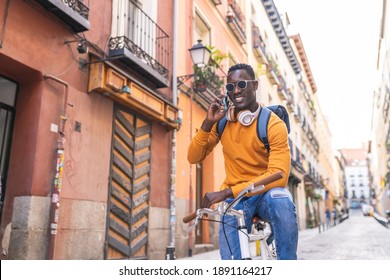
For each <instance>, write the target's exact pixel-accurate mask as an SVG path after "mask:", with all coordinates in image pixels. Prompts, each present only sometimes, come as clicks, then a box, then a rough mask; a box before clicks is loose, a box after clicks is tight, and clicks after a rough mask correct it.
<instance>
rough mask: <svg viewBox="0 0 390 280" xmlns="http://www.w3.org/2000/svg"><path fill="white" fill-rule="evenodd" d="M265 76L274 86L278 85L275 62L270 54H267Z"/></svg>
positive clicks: (277, 71) (277, 70)
mask: <svg viewBox="0 0 390 280" xmlns="http://www.w3.org/2000/svg"><path fill="white" fill-rule="evenodd" d="M267 60H268V64H267V76H268V78H269V79H270V81H271V82H272V84H274V85H280V81H279V78H278V77H279V75H280V73H279V69H278V65H277V63H276V61H275V60H274V59H273V57H272V56H271V55H270V54H267Z"/></svg>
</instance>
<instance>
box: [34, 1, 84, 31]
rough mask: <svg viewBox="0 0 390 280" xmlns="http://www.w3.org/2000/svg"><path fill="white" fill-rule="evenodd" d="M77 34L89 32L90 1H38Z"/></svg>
mask: <svg viewBox="0 0 390 280" xmlns="http://www.w3.org/2000/svg"><path fill="white" fill-rule="evenodd" d="M37 2H38V3H39V4H41V5H42V6H43V7H45V9H46V10H48V11H49V12H51V13H53V14H55V15H57V16H58V18H59V19H61V20H62V21H63V22H65V23H66V24H67V25H69V26H70V27H71V28H72V30H73V31H74V32H76V33H78V32H84V31H87V30H89V20H88V18H89V0H88V1H87V0H37Z"/></svg>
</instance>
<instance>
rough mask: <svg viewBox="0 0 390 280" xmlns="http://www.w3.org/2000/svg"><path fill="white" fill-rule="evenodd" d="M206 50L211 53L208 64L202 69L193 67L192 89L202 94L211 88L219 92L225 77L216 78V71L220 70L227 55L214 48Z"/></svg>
mask: <svg viewBox="0 0 390 280" xmlns="http://www.w3.org/2000/svg"><path fill="white" fill-rule="evenodd" d="M207 48H208V49H209V50H210V52H211V56H210V61H209V63H208V64H207V65H206V66H204V67H198V66H196V65H194V73H195V83H194V89H195V90H196V91H200V92H202V91H205V90H206V89H207V88H209V87H212V88H214V90H217V91H220V90H221V89H222V86H223V84H224V82H225V81H224V80H225V77H220V76H218V74H217V69H218V68H220V66H221V63H222V61H223V60H224V59H225V58H227V55H226V54H225V53H222V52H221V51H220V50H218V49H216V48H215V47H212V46H207Z"/></svg>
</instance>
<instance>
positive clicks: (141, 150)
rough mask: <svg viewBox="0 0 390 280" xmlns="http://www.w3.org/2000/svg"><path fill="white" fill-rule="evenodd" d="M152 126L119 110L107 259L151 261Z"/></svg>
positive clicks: (115, 132)
mask: <svg viewBox="0 0 390 280" xmlns="http://www.w3.org/2000/svg"><path fill="white" fill-rule="evenodd" d="M150 145H151V124H150V123H147V122H145V121H143V120H142V119H140V118H138V117H137V115H136V114H131V113H128V112H126V111H123V110H121V109H116V113H115V121H114V132H113V141H112V155H111V177H110V178H111V179H110V194H109V208H108V211H109V213H108V225H107V226H108V228H107V240H106V244H107V246H106V259H147V241H148V213H149V194H150Z"/></svg>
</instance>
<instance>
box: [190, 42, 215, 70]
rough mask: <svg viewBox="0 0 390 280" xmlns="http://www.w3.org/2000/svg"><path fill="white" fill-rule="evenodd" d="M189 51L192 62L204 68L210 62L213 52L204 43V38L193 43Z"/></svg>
mask: <svg viewBox="0 0 390 280" xmlns="http://www.w3.org/2000/svg"><path fill="white" fill-rule="evenodd" d="M189 51H190V55H191V59H192V63H193V64H194V65H196V66H197V67H200V68H202V67H205V66H206V65H207V64H208V63H209V61H210V56H211V52H210V50H209V49H208V48H206V47H205V46H204V45H203V44H202V40H198V43H197V44H195V45H193V46H192V48H191V49H189Z"/></svg>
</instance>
